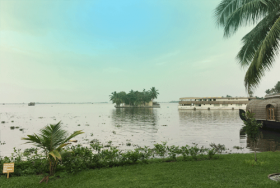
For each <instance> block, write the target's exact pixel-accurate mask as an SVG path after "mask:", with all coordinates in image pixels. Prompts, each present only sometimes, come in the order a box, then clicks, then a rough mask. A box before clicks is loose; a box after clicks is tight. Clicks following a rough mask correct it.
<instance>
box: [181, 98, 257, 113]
mask: <svg viewBox="0 0 280 188" xmlns="http://www.w3.org/2000/svg"><path fill="white" fill-rule="evenodd" d="M252 99H255V97H184V98H180V101H179V106H178V109H186V110H215V109H216V110H220V109H221V110H238V109H246V106H247V104H248V103H249V101H250V100H252Z"/></svg>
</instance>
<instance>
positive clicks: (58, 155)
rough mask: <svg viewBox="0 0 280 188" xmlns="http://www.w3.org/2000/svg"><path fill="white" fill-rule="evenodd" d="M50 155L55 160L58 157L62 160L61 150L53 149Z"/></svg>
mask: <svg viewBox="0 0 280 188" xmlns="http://www.w3.org/2000/svg"><path fill="white" fill-rule="evenodd" d="M49 155H51V156H52V157H53V158H54V159H55V160H56V159H59V160H61V155H60V153H59V151H57V150H53V151H51V152H49Z"/></svg>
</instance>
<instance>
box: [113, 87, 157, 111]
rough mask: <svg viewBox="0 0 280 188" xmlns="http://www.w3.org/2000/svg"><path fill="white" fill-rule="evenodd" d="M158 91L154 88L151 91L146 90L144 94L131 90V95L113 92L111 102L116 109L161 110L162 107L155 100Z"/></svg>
mask: <svg viewBox="0 0 280 188" xmlns="http://www.w3.org/2000/svg"><path fill="white" fill-rule="evenodd" d="M158 94H159V93H158V90H156V88H155V87H152V88H151V89H150V90H148V91H146V90H145V89H144V90H143V91H142V92H139V91H133V90H131V91H130V92H129V93H126V92H124V91H121V92H118V93H117V92H116V91H114V92H112V93H111V95H110V101H112V102H113V103H114V104H116V105H115V107H116V108H160V105H159V104H158V103H157V102H154V101H153V100H154V99H156V98H157V96H158Z"/></svg>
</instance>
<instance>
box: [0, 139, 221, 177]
mask: <svg viewBox="0 0 280 188" xmlns="http://www.w3.org/2000/svg"><path fill="white" fill-rule="evenodd" d="M154 146H155V147H154V148H149V147H147V146H145V147H137V148H135V149H134V150H128V151H122V150H119V149H117V148H116V147H113V146H109V147H108V144H106V145H103V144H100V143H99V142H98V141H96V140H94V141H93V142H91V144H90V147H83V146H81V145H76V146H71V147H69V146H68V147H65V148H64V149H62V151H61V156H62V160H60V161H58V164H57V170H56V173H62V172H67V173H76V172H78V171H82V170H87V169H95V168H106V167H114V166H123V165H129V164H135V163H149V162H150V161H151V160H158V162H164V161H175V160H178V156H182V158H181V159H182V160H206V159H212V158H213V156H214V155H215V154H216V153H221V148H224V146H223V145H220V144H219V145H215V144H211V148H204V147H198V146H197V145H196V144H194V145H193V146H188V145H186V146H182V147H179V146H174V145H173V146H167V145H166V143H165V142H164V143H162V144H155V145H154ZM221 146H223V147H221ZM222 150H224V149H222ZM9 162H14V163H15V173H13V174H11V176H23V175H30V174H44V173H47V172H48V168H47V166H46V164H48V158H46V156H45V155H44V153H43V154H40V153H39V152H38V150H37V149H34V148H31V149H27V150H25V151H24V152H21V151H20V150H14V153H13V154H12V156H11V157H4V158H0V169H2V168H3V163H9ZM2 175H3V174H2Z"/></svg>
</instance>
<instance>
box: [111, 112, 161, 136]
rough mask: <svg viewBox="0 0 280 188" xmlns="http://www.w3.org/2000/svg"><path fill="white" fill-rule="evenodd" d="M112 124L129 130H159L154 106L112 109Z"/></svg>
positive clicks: (151, 131) (153, 131)
mask: <svg viewBox="0 0 280 188" xmlns="http://www.w3.org/2000/svg"><path fill="white" fill-rule="evenodd" d="M112 125H114V126H116V127H123V128H124V129H127V130H142V129H145V130H147V131H148V132H150V133H155V132H157V130H158V128H157V125H158V115H157V110H156V109H153V108H117V109H113V110H112Z"/></svg>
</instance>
